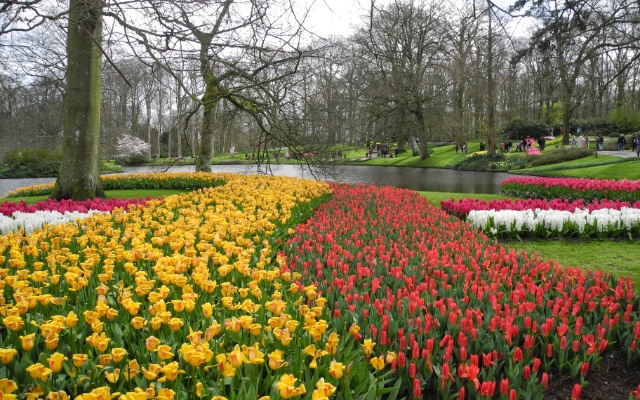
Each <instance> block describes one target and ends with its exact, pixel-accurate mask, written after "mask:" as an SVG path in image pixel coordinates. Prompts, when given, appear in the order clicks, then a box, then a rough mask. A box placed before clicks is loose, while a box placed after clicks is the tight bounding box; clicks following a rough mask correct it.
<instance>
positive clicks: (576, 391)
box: [571, 383, 582, 400]
mask: <svg viewBox="0 0 640 400" xmlns="http://www.w3.org/2000/svg"><path fill="white" fill-rule="evenodd" d="M581 394H582V386H580V384H579V383H576V384H575V385H574V386H573V390H571V400H578V399H579V398H580V395H581Z"/></svg>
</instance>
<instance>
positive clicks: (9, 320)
mask: <svg viewBox="0 0 640 400" xmlns="http://www.w3.org/2000/svg"><path fill="white" fill-rule="evenodd" d="M2 323H3V324H4V326H6V327H7V329H9V330H10V331H14V332H15V331H17V330H19V329H21V328H22V327H23V326H24V321H23V320H22V318H20V317H19V316H17V315H10V316H8V317H5V318H3V319H2Z"/></svg>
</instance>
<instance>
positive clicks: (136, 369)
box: [123, 360, 140, 380]
mask: <svg viewBox="0 0 640 400" xmlns="http://www.w3.org/2000/svg"><path fill="white" fill-rule="evenodd" d="M139 373H140V364H138V361H137V360H129V363H128V364H127V367H126V368H125V369H124V372H123V374H124V378H125V379H126V380H131V379H133V378H134V377H135V376H136V375H138V374H139Z"/></svg>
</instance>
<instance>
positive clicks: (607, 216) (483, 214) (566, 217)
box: [467, 207, 640, 237]
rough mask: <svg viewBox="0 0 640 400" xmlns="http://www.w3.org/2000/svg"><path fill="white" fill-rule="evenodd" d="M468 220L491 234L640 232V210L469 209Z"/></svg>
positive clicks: (618, 234) (629, 234)
mask: <svg viewBox="0 0 640 400" xmlns="http://www.w3.org/2000/svg"><path fill="white" fill-rule="evenodd" d="M467 221H469V222H471V223H472V224H474V225H475V226H476V227H478V228H480V229H483V230H484V231H485V232H487V233H489V234H491V235H493V236H502V237H504V236H506V237H517V236H533V237H551V236H576V237H615V236H629V237H634V236H639V235H640V209H638V208H627V207H623V208H622V209H620V210H615V209H610V208H605V209H600V210H594V211H592V212H589V210H586V209H584V210H576V211H574V212H570V211H560V210H540V209H535V210H524V211H516V210H501V211H495V210H472V211H470V212H469V215H468V217H467Z"/></svg>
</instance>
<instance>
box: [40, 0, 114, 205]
mask: <svg viewBox="0 0 640 400" xmlns="http://www.w3.org/2000/svg"><path fill="white" fill-rule="evenodd" d="M103 4H104V3H103V2H102V0H70V2H69V30H68V33H67V87H66V98H65V113H64V140H63V155H62V164H61V166H60V172H59V173H58V178H57V180H56V183H55V186H54V189H53V193H52V195H51V197H52V198H55V199H58V200H61V199H73V200H86V199H92V198H95V197H104V191H103V190H102V185H101V183H100V86H101V75H100V72H101V71H100V66H101V63H102V53H101V50H100V42H101V41H102V7H103Z"/></svg>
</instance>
